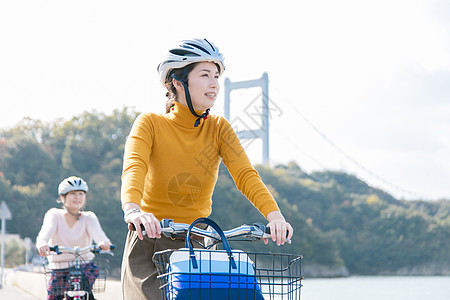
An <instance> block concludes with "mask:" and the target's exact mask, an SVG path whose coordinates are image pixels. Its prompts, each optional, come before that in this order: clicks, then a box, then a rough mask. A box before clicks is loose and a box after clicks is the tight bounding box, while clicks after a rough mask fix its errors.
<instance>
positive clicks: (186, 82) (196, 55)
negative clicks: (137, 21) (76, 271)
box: [121, 39, 293, 300]
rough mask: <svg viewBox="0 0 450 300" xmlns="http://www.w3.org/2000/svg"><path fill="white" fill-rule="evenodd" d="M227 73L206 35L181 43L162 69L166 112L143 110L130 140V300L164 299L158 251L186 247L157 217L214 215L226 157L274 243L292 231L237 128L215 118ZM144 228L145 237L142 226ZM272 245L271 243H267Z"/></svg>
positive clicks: (125, 281)
mask: <svg viewBox="0 0 450 300" xmlns="http://www.w3.org/2000/svg"><path fill="white" fill-rule="evenodd" d="M224 70H225V66H224V62H223V56H222V54H221V53H220V52H219V50H218V48H217V47H216V46H215V45H214V44H212V43H210V42H209V41H207V40H206V39H192V40H184V41H181V42H180V43H179V44H178V46H177V47H175V48H173V49H170V50H169V54H168V57H167V59H166V60H165V61H163V62H162V63H161V64H160V65H159V66H158V72H159V75H160V79H161V82H162V83H163V85H164V86H165V87H166V88H167V90H168V92H167V95H166V96H167V97H168V101H167V104H166V113H165V114H154V113H146V114H141V115H140V116H139V117H138V118H137V119H136V121H135V123H134V124H133V127H132V129H131V132H130V135H129V137H128V140H127V143H126V147H125V154H124V165H123V174H122V190H121V200H122V208H123V210H124V220H125V222H126V223H128V224H129V226H131V225H134V226H135V228H137V230H136V231H129V233H128V237H127V241H126V245H125V251H124V257H123V262H122V287H123V296H124V299H125V300H127V299H133V300H136V299H160V298H161V292H160V290H159V289H158V285H159V280H157V279H156V276H157V272H156V269H155V266H154V265H153V263H152V256H153V253H154V252H156V251H160V250H164V249H169V248H170V249H176V248H181V247H183V246H184V241H182V240H170V239H167V238H165V237H164V236H161V228H160V223H159V221H160V220H161V219H163V218H166V219H173V220H174V221H175V222H178V223H191V222H192V221H194V220H195V219H197V218H200V217H207V216H209V215H210V213H211V204H212V201H211V197H212V194H213V190H214V185H215V184H216V181H217V177H218V171H219V164H220V161H221V160H222V161H223V162H224V164H225V165H226V167H227V168H228V170H229V172H230V174H231V176H232V177H233V179H234V181H235V183H236V186H237V188H238V189H239V190H240V191H241V192H242V193H243V194H244V195H245V196H246V197H247V198H248V199H249V200H250V201H251V202H252V203H253V205H254V206H255V207H256V208H257V209H258V210H259V211H260V212H261V213H262V214H263V215H264V216H265V217H266V219H267V220H268V222H269V223H268V226H269V227H270V228H271V233H272V240H273V241H274V242H276V243H277V245H281V244H284V243H285V241H286V234H287V232H288V236H287V238H289V239H290V238H291V237H292V233H293V229H292V227H291V225H290V224H289V223H287V222H286V221H285V219H284V217H283V215H282V214H281V212H280V210H279V208H278V206H277V203H276V201H275V200H274V198H273V197H272V195H271V194H270V192H269V191H268V189H267V188H266V186H265V185H264V183H263V182H262V181H261V178H260V177H259V175H258V173H257V171H256V170H255V169H254V168H253V166H252V164H251V163H250V161H249V159H248V157H247V155H246V153H245V151H244V149H243V147H242V146H241V144H240V142H239V139H238V138H237V136H236V133H235V132H234V130H233V128H232V127H231V125H230V124H229V123H228V121H227V120H226V119H224V118H223V117H220V116H214V115H209V110H210V108H211V107H212V106H213V105H214V102H215V101H216V97H217V94H218V92H219V82H218V78H219V76H220V75H222V73H223V71H224ZM141 224H142V225H143V226H144V227H145V230H146V232H147V236H143V234H142V231H141V230H140V225H141ZM266 242H267V241H266Z"/></svg>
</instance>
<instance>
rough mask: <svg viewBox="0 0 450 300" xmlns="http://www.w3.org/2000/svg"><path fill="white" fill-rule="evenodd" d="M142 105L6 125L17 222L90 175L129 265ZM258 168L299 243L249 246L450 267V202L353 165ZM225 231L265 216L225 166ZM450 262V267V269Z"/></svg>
mask: <svg viewBox="0 0 450 300" xmlns="http://www.w3.org/2000/svg"><path fill="white" fill-rule="evenodd" d="M136 117H137V112H135V111H134V110H132V109H130V108H123V109H122V110H115V111H113V112H112V114H111V115H105V114H102V113H97V112H95V111H93V112H84V113H82V114H81V115H79V116H75V117H73V118H72V119H71V120H69V121H63V120H56V121H55V122H53V123H43V122H41V121H38V120H31V119H24V120H23V121H22V122H21V123H19V124H18V125H17V126H15V127H14V128H12V129H9V130H0V200H3V201H6V202H7V204H8V207H9V208H10V210H11V212H12V214H13V219H12V220H9V221H7V229H8V231H9V232H11V233H18V234H20V235H21V236H22V237H31V238H32V239H34V238H35V237H36V236H37V234H38V231H39V229H40V227H41V225H42V219H43V216H44V214H45V212H46V211H47V210H48V209H49V208H50V207H55V206H57V205H58V204H57V203H56V201H55V200H56V197H57V193H56V188H57V185H58V183H59V182H60V180H61V179H62V178H65V177H67V176H70V175H78V176H82V177H83V178H85V179H86V180H87V182H88V183H89V187H90V191H89V194H88V201H87V207H86V209H87V210H92V211H94V212H95V213H96V214H97V216H98V217H99V219H100V222H101V224H102V226H103V228H104V230H105V232H106V234H107V235H108V236H109V237H110V238H111V240H112V242H113V243H114V244H116V245H117V249H116V255H115V256H114V258H113V259H112V263H113V265H114V266H115V267H116V268H119V267H120V261H121V257H122V252H123V246H124V241H125V236H126V233H127V229H126V226H125V224H124V223H123V220H122V210H121V204H120V184H121V181H120V177H121V170H122V155H123V149H124V145H125V140H126V136H127V134H128V132H129V130H130V128H131V125H132V123H133V121H134V119H135V118H136ZM257 169H258V172H259V174H260V176H261V177H262V179H263V181H264V182H265V183H266V185H267V186H268V188H269V189H270V190H271V192H272V194H273V195H274V196H275V198H276V199H277V201H278V205H279V206H280V208H281V210H282V211H283V214H284V215H285V217H286V219H287V220H288V221H289V222H290V223H291V224H292V225H293V226H294V229H295V235H294V237H293V242H292V244H291V245H287V246H284V247H277V246H276V245H274V244H273V243H269V245H267V246H262V245H261V243H258V244H249V243H245V244H241V243H239V244H237V245H235V247H236V248H241V249H246V250H249V251H267V252H268V251H273V252H282V251H284V252H293V253H300V254H302V255H303V256H304V257H305V262H308V263H316V264H322V265H328V266H346V267H347V268H348V270H349V271H350V273H354V274H355V273H356V274H381V273H390V272H391V273H395V272H396V270H400V269H405V268H406V269H408V268H413V267H414V266H416V265H426V264H434V265H441V266H442V265H444V266H450V253H449V252H448V250H447V249H449V246H450V201H448V200H441V201H436V202H425V201H400V200H396V199H394V198H393V197H392V196H391V195H389V194H387V193H385V192H384V191H382V190H379V189H375V188H373V187H370V186H369V185H367V184H366V183H365V182H363V181H361V180H359V179H358V178H356V177H355V176H352V175H349V174H346V173H343V172H332V171H325V172H314V173H311V174H308V173H306V172H304V171H303V170H302V169H301V168H300V166H298V165H297V164H295V163H289V164H287V165H279V166H276V167H274V168H266V167H263V166H257ZM211 217H212V218H213V219H215V220H216V221H217V222H218V223H219V225H221V226H222V227H223V228H224V229H228V228H231V227H234V226H238V225H241V224H243V223H249V222H263V223H264V222H265V218H264V217H263V216H262V215H261V214H260V213H259V212H258V211H257V210H256V209H255V208H254V207H253V205H252V204H251V203H250V202H249V201H247V200H246V199H245V197H244V196H243V195H242V194H241V193H240V192H239V191H238V190H237V189H236V187H235V184H234V182H233V179H232V178H231V176H230V175H229V173H228V171H227V169H226V167H225V166H224V165H221V167H220V172H219V179H218V183H217V185H216V188H215V191H214V194H213V213H212V215H211ZM449 268H450V267H449Z"/></svg>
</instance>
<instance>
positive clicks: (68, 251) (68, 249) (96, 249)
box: [50, 245, 116, 255]
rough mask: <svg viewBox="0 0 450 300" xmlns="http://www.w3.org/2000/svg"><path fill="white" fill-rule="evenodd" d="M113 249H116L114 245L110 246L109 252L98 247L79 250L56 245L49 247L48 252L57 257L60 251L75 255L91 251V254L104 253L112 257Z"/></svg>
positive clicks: (92, 246) (93, 246)
mask: <svg viewBox="0 0 450 300" xmlns="http://www.w3.org/2000/svg"><path fill="white" fill-rule="evenodd" d="M114 249H116V246H115V245H110V246H109V250H102V248H100V246H98V245H90V246H86V247H82V248H80V247H75V248H70V247H66V246H58V245H55V246H53V247H50V251H53V252H55V253H56V254H57V255H59V254H61V253H63V252H61V251H60V250H63V251H64V252H67V253H72V254H75V255H77V254H81V253H84V252H89V251H91V252H92V253H105V254H109V255H114V253H113V252H112V251H113V250H114Z"/></svg>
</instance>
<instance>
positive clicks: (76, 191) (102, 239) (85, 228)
mask: <svg viewBox="0 0 450 300" xmlns="http://www.w3.org/2000/svg"><path fill="white" fill-rule="evenodd" d="M87 191H88V185H87V183H86V182H85V181H84V180H83V179H82V178H80V177H75V176H71V177H68V178H66V179H64V180H63V181H62V182H61V183H60V184H59V187H58V194H59V198H58V200H57V202H59V203H62V205H63V208H61V209H58V208H51V209H50V210H48V211H47V213H46V214H45V217H44V222H43V224H42V228H41V230H40V232H39V234H38V236H37V238H36V247H37V248H38V250H39V254H40V255H41V256H48V257H47V259H48V262H49V268H51V269H53V270H54V271H52V275H51V279H50V280H49V286H48V287H47V292H48V298H47V299H62V297H63V294H64V289H63V288H61V287H64V286H65V287H66V288H67V289H68V288H69V284H68V279H69V269H68V268H69V266H70V265H69V264H70V262H71V261H72V260H73V259H74V257H73V255H71V254H68V253H63V254H61V255H50V256H49V254H50V248H49V246H54V245H62V246H66V247H70V248H74V247H80V248H82V247H86V246H89V245H92V241H94V242H95V243H96V244H97V245H99V246H100V247H101V248H102V250H109V249H110V245H111V242H110V240H109V239H108V237H107V236H106V234H105V233H104V231H103V229H102V227H101V225H100V222H99V220H98V218H97V216H96V215H95V213H93V212H91V211H83V209H84V206H85V204H86V193H87ZM82 258H83V260H84V262H85V263H86V264H84V265H83V266H82V267H81V268H82V270H83V272H84V273H85V275H86V277H87V278H88V280H89V284H90V286H92V284H93V283H94V281H95V279H96V278H97V276H98V268H97V267H96V266H95V265H94V263H93V262H92V260H93V259H94V254H93V253H91V252H87V253H85V254H83V255H82ZM55 289H59V291H55ZM58 292H61V293H62V295H61V294H60V295H55V294H57V293H58ZM91 297H92V298H91ZM89 299H93V296H92V295H91V296H90V298H89Z"/></svg>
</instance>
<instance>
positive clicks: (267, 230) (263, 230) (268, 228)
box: [253, 223, 289, 237]
mask: <svg viewBox="0 0 450 300" xmlns="http://www.w3.org/2000/svg"><path fill="white" fill-rule="evenodd" d="M253 226H255V227H258V228H259V229H261V230H262V232H264V233H266V234H270V227H269V226H266V225H264V224H263V223H253ZM288 235H289V231H286V237H288Z"/></svg>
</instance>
